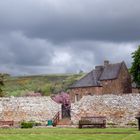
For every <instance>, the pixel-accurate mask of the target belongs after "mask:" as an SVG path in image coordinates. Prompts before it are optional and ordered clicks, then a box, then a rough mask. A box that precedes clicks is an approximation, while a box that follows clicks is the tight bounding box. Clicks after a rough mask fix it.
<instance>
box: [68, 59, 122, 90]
mask: <svg viewBox="0 0 140 140" xmlns="http://www.w3.org/2000/svg"><path fill="white" fill-rule="evenodd" d="M123 63H124V62H121V63H116V64H108V65H106V66H96V67H95V69H93V70H92V71H91V72H89V73H88V74H87V75H85V76H84V77H83V78H81V79H80V80H78V81H76V82H75V83H74V84H73V85H72V86H71V87H70V88H77V87H91V86H94V87H99V86H101V84H100V81H102V80H112V79H117V78H118V76H119V72H120V69H121V66H122V64H123Z"/></svg>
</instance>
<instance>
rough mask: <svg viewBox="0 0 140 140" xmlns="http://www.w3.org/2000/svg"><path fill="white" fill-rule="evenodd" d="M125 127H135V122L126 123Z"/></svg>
mask: <svg viewBox="0 0 140 140" xmlns="http://www.w3.org/2000/svg"><path fill="white" fill-rule="evenodd" d="M126 125H130V126H136V125H137V124H136V123H135V122H128V123H127V124H126Z"/></svg>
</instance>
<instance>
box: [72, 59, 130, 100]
mask: <svg viewBox="0 0 140 140" xmlns="http://www.w3.org/2000/svg"><path fill="white" fill-rule="evenodd" d="M120 93H132V87H131V76H130V74H129V72H128V69H127V66H126V64H125V62H120V63H115V64H110V63H109V61H104V65H101V66H96V67H95V69H93V70H92V71H91V72H89V73H88V74H87V75H85V76H84V77H83V78H81V79H80V80H78V81H76V82H75V83H74V84H73V85H72V86H71V87H70V97H71V101H72V102H75V101H79V100H80V99H81V98H82V97H83V96H84V95H103V94H120Z"/></svg>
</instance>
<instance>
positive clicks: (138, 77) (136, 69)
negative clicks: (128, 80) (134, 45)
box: [130, 46, 140, 86]
mask: <svg viewBox="0 0 140 140" xmlns="http://www.w3.org/2000/svg"><path fill="white" fill-rule="evenodd" d="M132 58H133V63H132V67H131V69H130V72H131V74H132V76H133V80H134V82H136V84H137V85H138V86H140V46H138V49H137V50H136V51H135V52H133V53H132Z"/></svg>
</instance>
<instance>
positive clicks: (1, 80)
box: [0, 74, 4, 97]
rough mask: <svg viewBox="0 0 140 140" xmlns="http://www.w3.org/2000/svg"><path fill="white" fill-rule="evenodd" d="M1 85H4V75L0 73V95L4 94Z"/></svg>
mask: <svg viewBox="0 0 140 140" xmlns="http://www.w3.org/2000/svg"><path fill="white" fill-rule="evenodd" d="M3 86H4V75H3V74H0V97H3V96H4V93H3V89H2V88H3Z"/></svg>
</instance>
